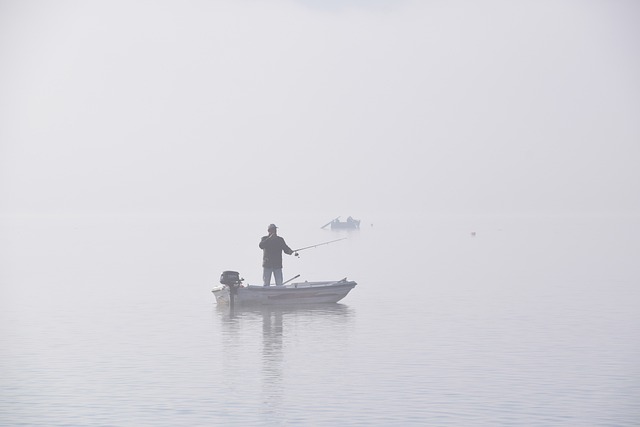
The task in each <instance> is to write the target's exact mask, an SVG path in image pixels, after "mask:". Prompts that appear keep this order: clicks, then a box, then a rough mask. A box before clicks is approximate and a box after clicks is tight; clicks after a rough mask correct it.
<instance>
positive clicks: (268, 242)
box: [258, 235, 293, 268]
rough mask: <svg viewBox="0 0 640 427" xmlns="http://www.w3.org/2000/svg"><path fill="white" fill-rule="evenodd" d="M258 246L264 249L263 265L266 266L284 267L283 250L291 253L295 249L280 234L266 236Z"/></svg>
mask: <svg viewBox="0 0 640 427" xmlns="http://www.w3.org/2000/svg"><path fill="white" fill-rule="evenodd" d="M258 246H259V247H260V248H261V249H262V266H263V267H266V268H282V252H284V253H286V254H287V255H291V254H292V253H293V250H292V249H291V248H290V247H289V246H287V244H286V243H285V241H284V239H283V238H282V237H280V236H278V235H275V236H273V237H271V238H269V236H264V237H262V239H261V240H260V243H259V244H258Z"/></svg>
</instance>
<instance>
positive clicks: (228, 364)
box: [216, 303, 355, 421]
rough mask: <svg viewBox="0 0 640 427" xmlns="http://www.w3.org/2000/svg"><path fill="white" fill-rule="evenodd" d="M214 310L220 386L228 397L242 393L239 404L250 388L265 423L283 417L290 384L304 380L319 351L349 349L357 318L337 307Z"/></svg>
mask: <svg viewBox="0 0 640 427" xmlns="http://www.w3.org/2000/svg"><path fill="white" fill-rule="evenodd" d="M216 311H217V313H218V316H217V317H218V318H219V320H220V321H221V325H220V326H221V328H222V335H223V336H222V346H223V354H224V355H223V359H222V363H223V364H224V367H223V377H224V379H222V384H221V385H223V386H224V387H225V389H227V390H229V391H230V392H231V393H232V394H233V393H238V394H244V396H237V397H238V398H239V399H241V400H242V401H245V400H246V399H245V398H246V393H247V389H249V388H250V390H251V393H252V394H253V395H254V397H256V398H257V400H256V401H255V405H256V406H255V408H254V409H255V410H256V413H260V414H261V417H262V419H265V420H280V419H281V417H282V414H284V413H286V410H285V409H286V408H285V406H286V401H287V400H288V399H291V396H288V397H287V396H286V395H285V393H286V391H287V390H288V389H290V387H291V384H290V382H291V381H296V378H298V377H299V376H300V375H303V376H304V374H305V372H307V371H308V369H309V363H313V361H314V360H315V359H316V358H318V357H320V355H322V354H323V350H329V349H330V347H332V346H337V347H340V348H346V347H348V343H349V342H350V340H351V338H352V334H353V330H352V329H353V328H352V327H351V324H352V323H353V322H352V321H353V319H354V317H355V309H353V308H351V307H349V306H347V305H344V304H339V303H332V304H305V305H298V306H260V307H243V306H238V305H236V306H235V307H234V308H231V307H230V306H229V305H221V304H217V305H216ZM256 381H258V383H256ZM250 384H252V385H250ZM242 390H244V393H242ZM232 400H233V399H232ZM281 421H283V420H281Z"/></svg>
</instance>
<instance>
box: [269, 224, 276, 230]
mask: <svg viewBox="0 0 640 427" xmlns="http://www.w3.org/2000/svg"><path fill="white" fill-rule="evenodd" d="M276 228H278V227H276V225H275V224H269V227H268V228H267V230H275V229H276Z"/></svg>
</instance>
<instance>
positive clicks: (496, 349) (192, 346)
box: [0, 215, 640, 426]
mask: <svg viewBox="0 0 640 427" xmlns="http://www.w3.org/2000/svg"><path fill="white" fill-rule="evenodd" d="M329 219H331V218H330V217H329V218H324V217H321V218H305V217H303V216H298V217H291V218H255V217H251V216H250V215H247V216H245V217H242V218H193V217H189V218H158V217H153V218H144V217H108V216H105V217H78V218H46V219H43V218H31V219H24V218H23V219H16V218H4V219H2V220H1V221H0V292H1V293H0V297H1V300H0V345H1V347H0V374H1V383H0V424H2V425H16V426H17V425H25V426H63V425H64V426H94V425H95V426H141V425H144V426H177V425H184V426H212V425H238V426H241V425H242V426H246V425H265V426H273V425H292V426H299V425H326V426H336V425H340V426H356V425H360V426H365V425H366V426H371V425H376V426H377V425H381V426H386V425H402V426H407V425H420V426H422V425H451V426H461V425H464V426H472V425H473V426H476V425H478V426H486V425H488V426H494V425H522V426H536V425H539V426H550V425H553V426H558V425H563V426H565V425H567V426H631V425H640V421H639V420H640V398H639V397H638V396H640V309H639V307H640V291H639V286H640V262H638V260H639V259H640V257H639V255H640V220H639V219H638V218H635V219H634V218H631V219H630V218H626V219H625V218H542V217H537V218H447V219H442V218H440V219H421V220H412V221H408V222H403V221H398V220H397V219H394V218H376V220H375V221H371V220H369V219H367V218H363V228H362V229H361V230H360V231H359V232H351V233H349V232H332V231H330V230H321V229H320V226H321V225H322V224H324V223H325V222H326V221H328V220H329ZM270 222H276V223H277V224H278V225H279V226H280V234H281V235H282V236H283V237H284V238H285V239H286V240H287V242H288V243H289V244H290V246H292V247H294V248H298V247H304V246H309V245H313V244H316V243H321V242H325V241H328V240H332V239H336V238H339V237H345V236H346V237H348V239H346V240H344V241H341V242H336V243H333V244H330V245H325V246H321V247H318V248H313V249H309V250H305V251H302V252H300V255H301V257H300V258H299V259H296V258H293V257H285V274H284V275H285V279H288V278H290V277H293V276H294V275H296V274H300V275H301V277H300V279H303V280H304V279H307V280H325V279H326V280H330V279H340V278H342V277H345V276H346V277H348V278H349V279H353V280H356V281H357V282H358V283H359V285H358V286H357V287H356V288H355V289H354V290H353V291H352V292H351V293H350V294H349V295H348V296H347V298H346V299H344V300H343V301H342V302H341V303H339V304H336V305H329V306H313V307H303V308H288V309H271V310H236V311H235V312H233V313H231V312H230V311H229V309H228V308H226V307H218V306H217V305H216V304H215V299H214V297H213V295H212V294H211V292H210V290H211V288H212V287H213V286H215V285H216V284H217V281H218V278H219V275H220V273H221V272H222V271H223V270H237V271H240V273H241V274H242V276H243V277H244V278H245V281H246V282H249V283H258V282H259V280H260V274H261V272H260V257H261V253H260V250H259V249H258V247H257V244H258V241H259V238H260V236H262V235H263V233H264V231H265V230H264V228H265V227H266V225H267V224H268V223H270ZM371 222H373V226H372V225H371ZM472 232H475V233H476V235H475V236H472V235H471V233H472Z"/></svg>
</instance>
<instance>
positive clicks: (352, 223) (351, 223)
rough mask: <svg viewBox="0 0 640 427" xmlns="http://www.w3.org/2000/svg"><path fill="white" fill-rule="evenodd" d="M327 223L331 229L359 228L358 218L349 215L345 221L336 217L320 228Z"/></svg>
mask: <svg viewBox="0 0 640 427" xmlns="http://www.w3.org/2000/svg"><path fill="white" fill-rule="evenodd" d="M328 225H331V229H332V230H356V229H359V228H360V220H359V219H354V218H352V217H349V218H347V220H346V221H340V217H338V218H335V219H332V220H331V221H330V222H328V223H326V224H325V225H323V226H322V227H320V228H325V227H326V226H328Z"/></svg>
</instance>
